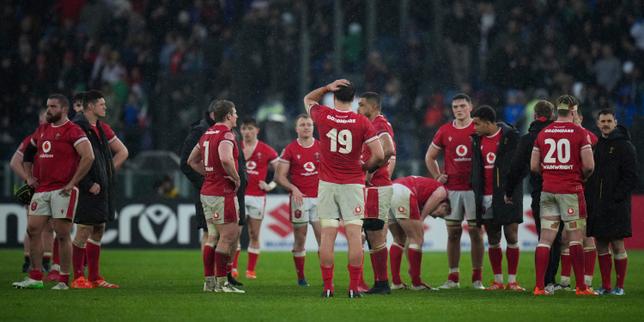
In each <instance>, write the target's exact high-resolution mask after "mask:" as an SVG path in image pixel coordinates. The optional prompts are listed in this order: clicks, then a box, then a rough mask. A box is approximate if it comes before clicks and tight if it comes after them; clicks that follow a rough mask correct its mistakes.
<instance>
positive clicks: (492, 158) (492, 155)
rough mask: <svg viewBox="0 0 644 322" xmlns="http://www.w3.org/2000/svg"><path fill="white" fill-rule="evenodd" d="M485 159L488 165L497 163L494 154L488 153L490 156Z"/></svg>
mask: <svg viewBox="0 0 644 322" xmlns="http://www.w3.org/2000/svg"><path fill="white" fill-rule="evenodd" d="M485 159H486V160H487V163H488V164H493V163H494V161H496V154H495V153H494V152H488V154H487V155H485Z"/></svg>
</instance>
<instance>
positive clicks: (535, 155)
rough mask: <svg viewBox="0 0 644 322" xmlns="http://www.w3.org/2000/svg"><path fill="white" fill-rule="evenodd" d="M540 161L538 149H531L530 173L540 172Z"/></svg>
mask: <svg viewBox="0 0 644 322" xmlns="http://www.w3.org/2000/svg"><path fill="white" fill-rule="evenodd" d="M540 162H541V153H539V150H536V149H533V150H532V155H531V156H530V171H532V173H536V174H539V173H541V165H540V164H539V163H540Z"/></svg>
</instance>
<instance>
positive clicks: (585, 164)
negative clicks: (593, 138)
mask: <svg viewBox="0 0 644 322" xmlns="http://www.w3.org/2000/svg"><path fill="white" fill-rule="evenodd" d="M581 170H582V172H583V176H584V177H583V178H584V181H586V179H588V178H590V176H591V175H592V174H593V171H594V170H595V160H594V159H593V150H592V149H591V148H590V145H586V146H583V147H582V148H581Z"/></svg>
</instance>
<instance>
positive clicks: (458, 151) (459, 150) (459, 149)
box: [456, 144, 468, 158]
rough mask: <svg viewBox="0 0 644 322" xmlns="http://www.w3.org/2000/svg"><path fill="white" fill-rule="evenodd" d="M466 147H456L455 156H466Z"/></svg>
mask: <svg viewBox="0 0 644 322" xmlns="http://www.w3.org/2000/svg"><path fill="white" fill-rule="evenodd" d="M467 151H468V150H467V147H466V146H465V145H464V144H461V145H459V146H457V147H456V155H458V156H459V157H461V158H462V157H464V156H465V155H466V154H467Z"/></svg>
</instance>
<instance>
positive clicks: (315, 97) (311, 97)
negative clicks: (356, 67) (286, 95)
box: [304, 79, 350, 114]
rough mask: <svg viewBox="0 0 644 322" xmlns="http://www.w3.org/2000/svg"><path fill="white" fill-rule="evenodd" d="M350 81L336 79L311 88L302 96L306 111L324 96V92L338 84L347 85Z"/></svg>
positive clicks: (332, 90) (309, 110)
mask: <svg viewBox="0 0 644 322" xmlns="http://www.w3.org/2000/svg"><path fill="white" fill-rule="evenodd" d="M349 84H350V82H349V81H348V80H346V79H338V80H336V81H334V82H333V83H330V84H327V85H326V86H324V87H320V88H318V89H315V90H313V91H312V92H310V93H308V94H306V96H304V108H306V113H309V114H310V113H311V107H312V106H313V105H315V104H319V103H320V101H321V100H322V97H324V94H326V93H328V92H334V91H336V90H338V89H339V88H340V86H346V85H349Z"/></svg>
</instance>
